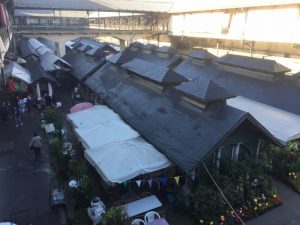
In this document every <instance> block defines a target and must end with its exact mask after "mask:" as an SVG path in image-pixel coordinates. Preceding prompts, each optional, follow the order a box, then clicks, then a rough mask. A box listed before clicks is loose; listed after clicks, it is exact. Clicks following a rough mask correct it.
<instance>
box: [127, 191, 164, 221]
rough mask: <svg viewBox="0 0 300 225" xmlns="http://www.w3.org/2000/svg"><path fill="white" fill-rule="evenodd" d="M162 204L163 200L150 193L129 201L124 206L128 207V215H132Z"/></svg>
mask: <svg viewBox="0 0 300 225" xmlns="http://www.w3.org/2000/svg"><path fill="white" fill-rule="evenodd" d="M161 205H162V204H161V202H160V201H159V200H158V198H157V197H156V196H155V195H150V196H148V197H145V198H142V199H139V200H136V201H133V202H129V203H127V204H125V205H123V207H124V208H125V209H126V212H127V216H128V217H132V216H136V215H139V214H142V213H144V212H148V211H150V210H152V209H155V208H158V207H160V206H161Z"/></svg>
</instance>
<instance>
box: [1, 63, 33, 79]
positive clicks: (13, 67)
mask: <svg viewBox="0 0 300 225" xmlns="http://www.w3.org/2000/svg"><path fill="white" fill-rule="evenodd" d="M4 73H5V75H6V76H12V77H14V78H18V79H20V80H22V81H24V82H25V83H26V84H31V83H32V80H31V74H30V72H29V71H28V70H27V69H25V68H24V67H22V66H20V65H19V64H18V63H16V62H11V63H9V64H8V65H6V66H5V68H4Z"/></svg>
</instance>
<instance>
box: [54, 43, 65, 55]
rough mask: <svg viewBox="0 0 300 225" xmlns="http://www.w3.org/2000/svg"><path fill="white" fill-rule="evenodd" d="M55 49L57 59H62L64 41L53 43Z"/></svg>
mask: <svg viewBox="0 0 300 225" xmlns="http://www.w3.org/2000/svg"><path fill="white" fill-rule="evenodd" d="M55 49H56V52H57V56H58V57H63V56H64V55H65V54H66V47H65V42H64V41H61V40H60V41H58V42H55Z"/></svg>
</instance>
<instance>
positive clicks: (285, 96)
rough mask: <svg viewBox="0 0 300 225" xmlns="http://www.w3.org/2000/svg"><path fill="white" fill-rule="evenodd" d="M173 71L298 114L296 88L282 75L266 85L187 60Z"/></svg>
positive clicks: (297, 89) (299, 108)
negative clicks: (213, 83) (207, 80)
mask: <svg viewBox="0 0 300 225" xmlns="http://www.w3.org/2000/svg"><path fill="white" fill-rule="evenodd" d="M174 70H175V71H176V72H177V73H179V74H181V75H183V76H185V77H187V78H188V79H194V78H197V77H202V78H206V79H210V80H212V81H214V82H215V83H216V84H218V85H220V86H222V87H224V88H226V89H227V90H231V91H233V92H234V93H235V94H237V95H241V96H244V97H246V98H249V99H252V100H255V101H258V102H261V103H264V104H267V105H270V106H273V107H275V108H279V109H282V110H285V111H288V112H292V113H295V114H300V104H297V103H296V102H295V96H299V95H300V87H298V86H297V85H296V84H295V82H294V81H292V80H291V79H286V78H285V76H283V77H282V79H280V80H278V81H273V82H270V81H265V80H261V79H255V78H250V77H246V76H242V75H237V74H233V73H231V72H226V71H222V70H219V69H218V68H217V67H215V66H214V65H205V66H200V65H197V64H194V63H193V62H192V60H191V59H185V60H184V61H182V62H181V63H180V64H179V65H178V66H177V67H176V68H174Z"/></svg>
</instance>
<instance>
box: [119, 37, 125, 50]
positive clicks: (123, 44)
mask: <svg viewBox="0 0 300 225" xmlns="http://www.w3.org/2000/svg"><path fill="white" fill-rule="evenodd" d="M119 42H120V51H121V52H122V51H124V49H125V48H126V46H125V40H123V39H119Z"/></svg>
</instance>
